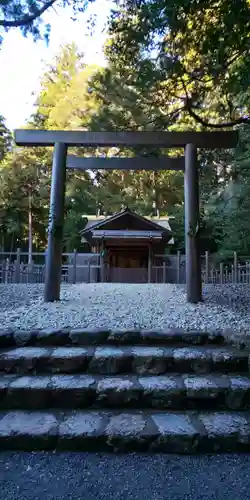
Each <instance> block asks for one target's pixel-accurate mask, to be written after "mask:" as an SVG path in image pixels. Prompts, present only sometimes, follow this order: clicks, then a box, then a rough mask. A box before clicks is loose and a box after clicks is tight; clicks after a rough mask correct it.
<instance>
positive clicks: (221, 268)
mask: <svg viewBox="0 0 250 500" xmlns="http://www.w3.org/2000/svg"><path fill="white" fill-rule="evenodd" d="M223 271H224V269H223V262H220V284H221V285H222V284H223Z"/></svg>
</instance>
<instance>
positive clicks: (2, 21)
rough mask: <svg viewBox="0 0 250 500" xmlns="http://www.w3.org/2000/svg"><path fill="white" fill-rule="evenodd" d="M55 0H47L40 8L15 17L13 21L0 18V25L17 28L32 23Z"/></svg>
mask: <svg viewBox="0 0 250 500" xmlns="http://www.w3.org/2000/svg"><path fill="white" fill-rule="evenodd" d="M55 2H56V0H49V2H47V3H46V4H45V5H44V6H43V7H41V9H37V11H36V12H35V13H34V14H26V15H24V16H23V17H22V18H21V19H15V20H13V21H8V20H5V19H0V26H3V27H4V28H19V27H21V26H27V24H31V23H33V21H35V20H36V19H37V18H38V17H40V16H41V15H42V14H43V13H44V12H45V11H46V10H48V9H49V8H50V7H52V5H53V4H54V3H55Z"/></svg>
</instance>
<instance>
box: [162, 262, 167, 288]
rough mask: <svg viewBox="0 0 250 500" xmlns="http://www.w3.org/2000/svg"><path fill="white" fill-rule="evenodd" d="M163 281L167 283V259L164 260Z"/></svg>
mask: <svg viewBox="0 0 250 500" xmlns="http://www.w3.org/2000/svg"><path fill="white" fill-rule="evenodd" d="M162 278H163V279H162V281H163V283H166V262H165V260H164V261H163V276H162Z"/></svg>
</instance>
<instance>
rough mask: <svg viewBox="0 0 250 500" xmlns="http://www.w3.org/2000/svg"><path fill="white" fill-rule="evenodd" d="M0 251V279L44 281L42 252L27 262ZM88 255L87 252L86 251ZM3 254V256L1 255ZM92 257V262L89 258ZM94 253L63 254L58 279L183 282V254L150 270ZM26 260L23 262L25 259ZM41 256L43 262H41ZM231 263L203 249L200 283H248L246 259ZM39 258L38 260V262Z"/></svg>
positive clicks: (24, 257)
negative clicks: (108, 263)
mask: <svg viewBox="0 0 250 500" xmlns="http://www.w3.org/2000/svg"><path fill="white" fill-rule="evenodd" d="M6 255H9V254H7V253H6V254H5V255H4V252H2V254H0V256H1V257H0V258H1V259H2V260H0V283H5V284H7V283H44V280H45V256H46V254H45V253H34V254H33V256H32V257H33V262H32V263H31V264H30V263H28V262H27V260H28V259H27V255H28V254H27V253H22V252H20V250H18V252H16V253H15V254H12V256H8V257H6ZM89 255H90V254H89ZM80 256H82V257H83V258H84V259H85V261H86V262H85V263H84V264H79V263H78V261H77V258H78V257H80ZM3 257H6V258H3ZM93 257H95V259H94V260H95V262H92V259H93ZM98 257H99V256H98V255H90V256H89V259H86V254H78V253H77V252H76V251H75V252H73V253H68V254H63V258H64V261H65V260H66V261H67V263H64V264H63V265H62V283H79V282H87V283H90V282H92V283H94V282H99V281H101V282H106V281H108V282H116V283H126V282H127V283H128V282H130V283H131V282H137V283H147V282H151V283H185V256H183V255H180V253H179V252H178V253H177V255H169V256H165V262H164V263H163V265H162V266H154V265H153V266H152V267H151V269H150V270H148V269H146V268H145V269H144V268H140V269H122V268H119V269H118V268H108V267H105V268H104V269H103V268H102V266H101V263H100V262H99V259H98ZM25 260H26V262H25ZM42 260H43V262H41V261H42ZM232 260H233V263H232V264H231V265H224V264H223V263H222V262H220V263H218V264H216V265H215V264H214V262H213V260H212V256H210V255H209V254H208V252H206V253H205V254H204V255H203V256H202V281H203V284H233V283H241V284H250V259H249V260H246V261H245V262H244V263H239V262H238V257H237V254H236V253H234V255H233V259H232ZM38 261H39V263H38Z"/></svg>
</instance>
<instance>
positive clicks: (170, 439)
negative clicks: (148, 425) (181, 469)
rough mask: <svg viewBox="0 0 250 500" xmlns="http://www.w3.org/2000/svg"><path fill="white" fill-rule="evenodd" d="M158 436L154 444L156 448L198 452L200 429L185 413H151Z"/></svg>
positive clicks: (167, 450) (169, 450)
mask: <svg viewBox="0 0 250 500" xmlns="http://www.w3.org/2000/svg"><path fill="white" fill-rule="evenodd" d="M151 417H152V420H153V421H154V423H155V425H156V428H157V434H158V437H157V439H156V440H155V442H154V443H153V445H152V448H153V449H155V450H164V451H165V452H168V453H169V452H170V453H196V451H197V448H198V445H199V437H200V438H202V437H203V436H199V432H198V429H196V427H195V426H194V424H193V422H192V420H191V418H190V417H189V416H188V415H185V414H176V413H169V414H167V413H165V414H162V413H159V414H155V415H154V414H151Z"/></svg>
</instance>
